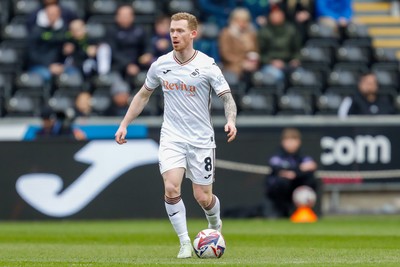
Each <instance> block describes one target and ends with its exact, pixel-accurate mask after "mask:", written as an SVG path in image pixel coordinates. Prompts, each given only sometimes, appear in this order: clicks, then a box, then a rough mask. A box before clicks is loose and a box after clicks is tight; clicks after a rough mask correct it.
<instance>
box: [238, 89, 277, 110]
mask: <svg viewBox="0 0 400 267" xmlns="http://www.w3.org/2000/svg"><path fill="white" fill-rule="evenodd" d="M238 104H239V109H240V115H273V114H274V113H275V110H276V103H275V94H273V93H270V92H268V91H266V90H265V89H255V88H252V89H250V90H249V91H248V92H247V93H246V94H245V95H242V96H241V97H240V100H239V103H238Z"/></svg>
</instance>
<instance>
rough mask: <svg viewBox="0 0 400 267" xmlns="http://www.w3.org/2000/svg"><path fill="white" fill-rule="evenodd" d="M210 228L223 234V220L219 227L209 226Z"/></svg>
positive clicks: (220, 221)
mask: <svg viewBox="0 0 400 267" xmlns="http://www.w3.org/2000/svg"><path fill="white" fill-rule="evenodd" d="M208 228H209V229H214V230H217V231H218V232H220V233H221V234H222V220H219V224H218V226H217V227H211V225H210V224H209V225H208Z"/></svg>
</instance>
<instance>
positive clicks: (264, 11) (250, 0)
mask: <svg viewBox="0 0 400 267" xmlns="http://www.w3.org/2000/svg"><path fill="white" fill-rule="evenodd" d="M279 1H281V0H263V1H254V0H237V1H236V6H237V7H243V8H246V9H248V10H249V12H250V17H251V18H252V22H253V24H254V26H255V27H257V28H259V27H262V26H265V25H266V24H267V15H268V13H269V10H270V7H271V6H273V5H274V4H276V3H278V2H279Z"/></svg>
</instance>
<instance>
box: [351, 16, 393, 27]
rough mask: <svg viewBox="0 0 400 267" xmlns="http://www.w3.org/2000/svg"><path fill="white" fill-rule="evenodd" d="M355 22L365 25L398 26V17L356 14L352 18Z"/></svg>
mask: <svg viewBox="0 0 400 267" xmlns="http://www.w3.org/2000/svg"><path fill="white" fill-rule="evenodd" d="M354 21H355V22H356V23H361V24H366V25H382V26H383V25H393V26H400V18H398V17H391V16H357V17H355V18H354Z"/></svg>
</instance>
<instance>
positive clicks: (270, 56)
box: [258, 6, 301, 82]
mask: <svg viewBox="0 0 400 267" xmlns="http://www.w3.org/2000/svg"><path fill="white" fill-rule="evenodd" d="M258 47H259V52H260V62H261V65H262V67H261V68H262V72H263V73H264V74H266V75H270V76H271V77H273V78H274V79H276V80H278V81H282V82H283V81H284V78H285V72H287V71H289V70H291V69H294V68H297V67H298V66H299V65H300V60H299V59H300V49H301V36H300V34H299V33H298V32H297V30H296V28H295V26H294V25H293V24H292V23H290V22H288V21H286V18H285V13H284V12H283V11H282V9H280V8H279V7H278V6H274V7H273V8H272V9H271V12H270V13H269V16H268V24H267V25H266V26H264V27H263V28H261V29H260V30H259V32H258Z"/></svg>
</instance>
